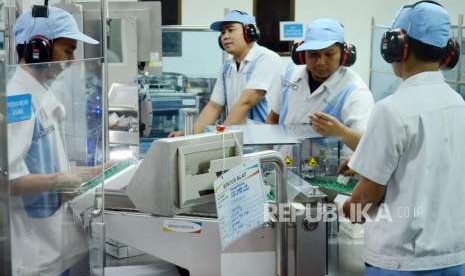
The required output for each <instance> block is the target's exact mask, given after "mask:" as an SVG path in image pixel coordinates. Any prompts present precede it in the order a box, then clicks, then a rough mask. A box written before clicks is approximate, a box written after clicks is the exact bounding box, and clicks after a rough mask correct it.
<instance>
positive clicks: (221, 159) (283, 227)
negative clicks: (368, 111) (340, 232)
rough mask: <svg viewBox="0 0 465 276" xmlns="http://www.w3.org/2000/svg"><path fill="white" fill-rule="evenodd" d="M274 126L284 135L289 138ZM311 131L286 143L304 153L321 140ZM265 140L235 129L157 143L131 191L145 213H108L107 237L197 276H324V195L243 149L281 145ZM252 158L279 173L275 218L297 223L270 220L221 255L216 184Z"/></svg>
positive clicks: (265, 154)
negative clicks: (318, 216)
mask: <svg viewBox="0 0 465 276" xmlns="http://www.w3.org/2000/svg"><path fill="white" fill-rule="evenodd" d="M269 127H270V129H272V130H270V131H271V132H273V131H274V133H275V134H277V135H282V134H283V132H282V131H286V129H283V128H282V127H279V126H276V127H273V126H269ZM305 130H306V129H303V130H300V131H301V132H302V133H298V132H299V131H298V130H296V129H294V130H293V131H294V135H284V136H283V137H286V138H285V141H283V143H282V144H286V145H295V146H298V147H299V146H300V145H299V143H300V142H299V141H300V139H301V138H304V137H305V138H311V139H313V138H315V139H316V138H318V137H319V136H318V135H316V134H315V133H313V132H310V133H308V132H306V131H305ZM259 131H260V130H259ZM279 133H281V134H279ZM258 136H260V134H259V133H257V132H255V133H254V134H251V133H250V132H249V133H247V135H245V136H243V135H242V132H241V131H234V130H231V131H227V132H225V134H215V133H206V134H201V135H191V136H185V137H179V138H173V139H160V140H157V141H155V142H154V143H153V144H152V146H151V148H150V150H149V151H148V153H147V154H146V156H145V158H144V160H143V161H142V163H141V165H140V166H139V168H138V170H137V171H136V173H135V175H134V177H133V178H132V179H131V181H130V184H129V186H128V187H127V194H128V196H129V198H130V199H131V201H132V202H133V203H134V205H135V206H136V207H137V209H138V210H139V211H140V212H137V213H134V212H123V211H106V213H105V221H106V223H107V237H108V238H111V239H114V240H118V241H120V242H122V243H125V244H127V245H129V246H131V247H134V248H137V249H139V250H142V251H144V252H147V253H149V254H151V255H153V256H156V257H158V258H160V259H163V260H165V261H168V262H170V263H173V264H176V265H177V266H180V267H183V268H185V269H187V270H188V271H189V273H190V275H193V276H196V275H202V276H208V275H212V276H213V275H214V276H218V275H224V276H228V275H231V276H232V275H267V276H268V275H281V276H284V275H325V274H326V259H327V258H326V256H327V254H326V252H327V239H326V237H327V235H326V223H325V222H324V221H322V220H321V221H310V220H309V219H308V218H309V214H315V213H317V212H318V211H321V210H318V208H322V206H321V204H319V203H322V202H323V201H324V199H325V195H324V194H323V193H321V192H320V191H319V190H318V189H317V188H315V187H313V186H311V185H310V184H309V183H307V182H305V181H304V180H303V179H302V178H301V177H299V176H298V175H297V174H295V173H292V172H288V171H287V169H286V165H285V163H284V160H283V158H282V155H281V154H280V153H279V152H276V151H260V152H255V153H250V154H245V155H244V154H243V151H242V150H243V147H244V145H260V146H263V145H271V144H272V143H276V141H271V140H273V139H272V138H271V139H268V141H267V139H266V137H261V138H260V137H258ZM267 136H268V137H276V136H273V135H269V134H268V135H267ZM251 158H253V159H258V160H259V161H260V164H262V170H269V168H271V170H272V171H273V174H269V175H272V177H268V178H267V181H269V182H273V183H271V185H272V186H274V187H275V188H274V189H275V190H274V192H275V199H276V200H275V201H272V202H270V204H271V205H272V206H275V208H272V209H274V210H275V211H274V212H275V213H274V214H275V215H276V217H277V218H279V217H280V216H281V217H284V218H285V217H286V216H289V214H295V216H291V217H293V218H295V219H291V220H290V221H288V222H282V221H270V222H269V223H266V224H265V225H263V226H262V227H261V228H259V229H256V230H255V231H253V232H251V233H249V234H247V235H246V236H245V237H242V238H241V239H240V240H239V241H237V242H235V243H234V244H232V245H231V246H229V247H227V248H226V249H225V250H224V251H222V249H221V241H220V235H219V226H218V219H217V218H216V208H215V203H214V197H213V191H212V184H211V183H212V180H213V179H215V178H216V177H217V175H219V173H221V171H222V170H225V169H229V168H232V167H233V166H235V165H237V164H239V163H241V162H242V161H244V160H248V159H251ZM264 173H265V172H264ZM273 175H274V176H273ZM269 184H270V183H267V185H269ZM129 229H130V230H129Z"/></svg>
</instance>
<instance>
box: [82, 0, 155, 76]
mask: <svg viewBox="0 0 465 276" xmlns="http://www.w3.org/2000/svg"><path fill="white" fill-rule="evenodd" d="M79 4H80V5H82V7H83V18H84V21H83V22H84V32H85V33H86V34H87V35H90V36H91V37H93V38H95V39H97V40H99V41H103V39H102V37H103V35H102V28H101V21H100V16H101V5H100V3H97V2H82V3H79ZM108 16H109V20H108V22H107V31H108V34H107V35H108V49H107V54H106V57H107V60H108V61H109V64H108V70H109V71H108V83H109V84H111V83H113V82H132V81H133V80H134V77H135V76H136V75H137V74H138V69H139V68H141V70H146V71H150V72H151V73H155V74H161V68H162V67H161V65H162V54H161V53H162V45H161V41H162V39H161V4H160V2H109V3H108ZM84 56H85V57H101V56H102V49H101V46H99V45H96V46H88V45H85V47H84Z"/></svg>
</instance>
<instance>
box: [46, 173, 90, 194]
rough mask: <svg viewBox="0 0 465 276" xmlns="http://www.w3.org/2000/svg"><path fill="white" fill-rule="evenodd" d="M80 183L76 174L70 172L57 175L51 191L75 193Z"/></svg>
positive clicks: (80, 180)
mask: <svg viewBox="0 0 465 276" xmlns="http://www.w3.org/2000/svg"><path fill="white" fill-rule="evenodd" d="M82 183H83V181H82V179H81V178H80V177H79V176H78V175H77V174H74V173H71V172H64V173H58V174H57V175H56V178H55V181H54V183H53V185H52V190H53V191H57V192H62V193H75V192H76V191H77V189H78V188H79V187H80V186H81V184H82Z"/></svg>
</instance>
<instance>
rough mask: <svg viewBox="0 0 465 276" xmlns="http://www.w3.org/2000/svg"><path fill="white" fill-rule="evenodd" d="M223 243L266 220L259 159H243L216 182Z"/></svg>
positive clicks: (227, 242)
mask: <svg viewBox="0 0 465 276" xmlns="http://www.w3.org/2000/svg"><path fill="white" fill-rule="evenodd" d="M214 189H215V199H216V209H217V212H218V222H219V228H220V236H221V246H222V247H223V249H225V248H226V247H227V246H228V245H229V244H231V243H232V242H234V241H236V240H238V239H239V238H241V237H242V236H244V235H246V234H247V233H249V232H251V231H253V230H254V229H257V228H259V227H261V226H262V225H263V223H264V222H265V216H264V209H265V208H264V206H265V203H266V197H265V189H264V184H263V178H262V175H261V171H260V164H259V162H258V161H249V162H244V163H242V164H241V165H239V166H237V167H234V168H232V169H231V170H229V171H228V172H226V173H225V174H223V175H222V176H221V177H219V178H217V179H216V180H215V182H214Z"/></svg>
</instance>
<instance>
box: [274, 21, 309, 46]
mask: <svg viewBox="0 0 465 276" xmlns="http://www.w3.org/2000/svg"><path fill="white" fill-rule="evenodd" d="M303 39H304V24H302V23H298V22H294V21H281V22H279V40H280V41H294V40H303Z"/></svg>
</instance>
